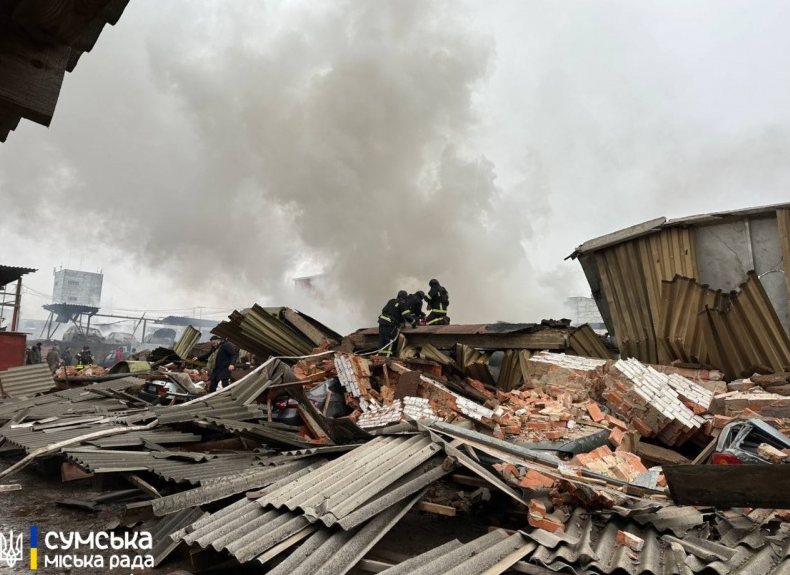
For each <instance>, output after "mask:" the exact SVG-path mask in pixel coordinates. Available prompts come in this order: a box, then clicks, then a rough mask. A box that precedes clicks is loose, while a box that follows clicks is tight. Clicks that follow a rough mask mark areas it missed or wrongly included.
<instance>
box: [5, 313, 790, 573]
mask: <svg viewBox="0 0 790 575" xmlns="http://www.w3.org/2000/svg"><path fill="white" fill-rule="evenodd" d="M231 317H232V321H231V322H227V323H226V324H224V325H223V326H222V328H221V330H220V331H222V333H223V335H225V336H226V337H228V338H229V340H230V341H231V342H233V343H235V344H236V345H238V346H239V347H243V346H244V345H248V346H249V347H250V348H251V350H252V352H253V353H252V365H241V364H240V365H238V366H237V372H238V373H239V374H240V375H239V376H238V379H237V380H236V381H234V382H233V383H231V384H230V385H228V386H227V387H225V388H223V389H220V390H218V391H216V392H214V393H206V391H205V387H204V385H203V384H204V382H205V381H206V379H207V374H206V373H205V370H201V369H196V368H195V367H194V366H192V365H190V364H189V363H188V361H186V360H185V359H182V358H179V357H178V355H177V354H176V355H175V356H173V355H172V353H170V352H169V351H168V350H165V351H164V352H162V353H160V354H152V356H149V359H153V361H151V362H150V363H146V364H145V365H144V366H142V368H144V370H143V371H140V372H137V373H128V374H118V375H116V374H102V375H106V376H108V377H109V376H112V377H113V378H112V379H106V380H105V381H98V382H96V381H94V382H89V383H88V384H87V385H77V384H74V385H73V386H68V387H65V388H64V387H62V388H61V389H58V390H57V391H54V392H50V393H43V394H32V395H30V396H17V397H10V398H8V399H6V400H4V401H2V402H0V441H2V449H3V451H2V460H0V461H2V465H0V480H2V481H3V482H7V481H13V479H14V475H15V474H16V473H17V472H18V471H19V470H21V469H23V468H24V467H26V466H27V465H29V464H31V462H41V461H42V460H47V461H48V465H47V466H46V467H44V466H42V467H41V470H42V471H43V470H44V469H52V468H53V466H55V467H56V468H57V469H59V472H60V476H61V478H62V479H63V481H78V480H83V479H86V478H93V480H94V481H96V480H97V479H102V480H103V481H102V482H101V483H100V482H96V483H95V485H97V486H98V485H100V484H102V485H104V484H106V485H110V484H112V485H114V487H115V488H114V489H106V490H104V491H99V492H98V493H96V492H94V491H92V490H91V485H89V484H87V483H86V484H85V501H84V502H81V503H80V504H79V505H77V504H75V501H74V499H73V498H70V499H69V502H70V503H68V504H70V505H71V506H73V507H75V506H76V507H80V508H81V509H83V510H84V509H89V510H90V512H92V513H95V514H96V516H97V521H104V522H106V523H107V527H108V528H112V529H116V530H118V531H123V530H148V531H151V532H154V533H156V534H158V535H157V536H161V537H162V539H161V540H162V542H163V544H162V547H161V553H157V555H156V557H155V559H154V562H155V564H156V565H157V566H158V565H160V564H162V565H168V564H169V562H170V561H173V562H174V563H175V562H176V561H178V560H186V559H189V561H190V562H191V567H190V568H191V570H192V571H193V572H199V571H203V570H206V569H208V568H224V569H233V568H235V567H238V566H240V565H247V564H249V565H255V566H257V568H258V569H260V570H261V572H267V573H275V574H277V573H291V572H298V573H320V572H330V573H346V572H350V571H352V570H353V572H362V571H368V572H382V573H411V572H416V573H422V572H426V573H428V572H430V573H444V572H451V573H504V572H525V573H544V572H545V569H546V568H550V569H551V570H573V571H575V572H579V573H588V572H595V573H601V572H604V573H614V572H633V573H637V572H639V573H641V572H653V573H656V572H662V573H669V572H678V573H684V572H686V571H684V569H686V567H688V568H689V569H691V572H700V571H703V570H705V569H706V568H709V569H713V570H717V569H718V568H721V569H722V570H721V571H720V572H722V573H724V572H736V570H737V569H741V568H742V567H744V566H747V565H748V562H749V561H751V560H753V559H754V558H756V557H760V558H761V559H760V560H765V561H767V562H768V563H765V564H766V565H768V564H769V563H770V564H771V565H779V564H783V563H784V561H785V557H786V556H787V554H784V555H778V554H774V552H773V550H772V547H771V545H772V544H776V545H786V544H787V543H788V541H790V513H787V512H786V511H783V509H784V508H790V498H788V497H787V495H786V490H784V488H783V486H784V483H782V480H781V479H767V480H766V483H764V484H761V485H758V486H757V487H759V489H752V490H749V488H748V482H747V484H746V485H747V487H746V488H744V487H742V485H744V484H743V483H742V482H743V481H744V476H743V474H744V469H745V468H746V467H747V466H740V465H737V464H736V463H739V462H741V461H744V462H747V460H748V462H749V463H753V464H754V463H757V464H759V465H750V466H748V467H750V468H752V470H748V469H746V471H750V473H761V474H765V477H770V478H772V477H774V476H773V475H771V474H772V473H773V474H776V473H781V472H782V470H783V468H782V467H781V466H782V465H783V464H784V463H785V462H786V461H787V460H788V458H790V439H788V438H787V437H785V436H784V435H783V433H785V431H786V430H787V431H790V412H787V413H785V411H784V410H786V409H787V408H788V407H790V396H788V395H786V394H785V393H784V392H786V391H787V390H786V386H790V382H789V381H790V380H788V374H786V373H784V374H783V373H778V374H772V375H765V374H762V375H761V374H755V375H753V376H751V377H750V378H745V379H739V380H734V381H731V382H729V383H726V382H724V381H723V377H722V374H721V372H719V371H717V370H712V369H709V368H707V367H705V366H696V367H695V366H690V365H686V364H684V365H670V366H662V365H647V364H644V363H641V362H639V361H637V360H636V359H633V358H631V359H617V360H615V359H614V358H610V359H604V358H602V357H600V356H602V355H605V354H606V353H608V352H607V351H606V348H605V347H604V346H603V344H602V343H601V342H597V343H598V345H594V344H593V343H590V341H589V334H587V335H585V337H586V338H587V339H586V340H585V343H584V345H581V344H579V349H589V350H592V351H591V352H590V353H592V354H594V355H596V357H584V356H581V355H574V354H573V353H572V352H573V351H574V349H573V348H570V347H567V346H566V347H563V346H562V345H561V344H559V343H556V342H558V341H559V340H560V339H561V337H562V338H565V339H566V340H567V338H568V337H570V336H569V334H571V333H572V332H571V331H569V330H566V331H563V329H565V328H563V327H561V326H560V327H557V324H556V323H554V322H547V323H546V325H542V324H523V325H522V324H518V325H517V326H515V327H514V326H510V327H508V326H505V327H499V328H494V327H492V326H483V327H481V326H473V327H469V328H468V329H467V328H466V327H465V326H447V327H445V328H418V329H416V330H414V334H412V335H408V336H407V337H408V338H410V339H409V341H407V342H401V345H400V351H401V353H400V357H393V358H388V357H384V356H381V355H377V354H376V353H375V351H374V350H369V351H368V350H365V349H356V348H355V345H356V344H349V341H350V340H349V338H346V339H345V340H344V341H341V339H342V338H340V337H339V336H337V337H335V336H336V334H334V332H332V331H331V330H329V329H328V328H325V327H323V326H321V325H320V324H318V322H316V321H315V320H313V319H312V318H309V317H307V316H304V315H303V314H298V313H296V312H293V311H292V310H288V309H287V308H271V309H268V308H267V309H264V308H257V307H253V308H250V310H248V311H247V312H245V313H235V314H234V315H233V316H231ZM261 325H265V326H266V329H265V330H263V329H259V327H260V326H261ZM448 327H455V329H456V330H457V331H458V333H460V334H461V336H460V338H459V339H460V340H459V341H453V336H452V335H450V333H452V330H448V329H447V328H448ZM442 329H444V331H442ZM421 330H424V331H421ZM296 332H298V333H296ZM275 334H276V335H275ZM322 334H323V335H322ZM352 335H353V336H354V338H355V341H357V342H358V343H360V342H363V343H364V342H366V341H367V339H366V338H368V335H367V334H366V332H364V331H362V332H357V333H356V334H352ZM479 337H484V339H474V338H479ZM579 337H581V336H579ZM421 338H422V339H421ZM432 338H433V339H432ZM472 342H474V343H472ZM480 342H484V343H486V345H497V343H496V342H506V345H521V346H525V347H514V348H508V347H504V348H501V349H500V350H499V351H502V352H504V353H503V354H502V355H503V356H504V358H505V359H504V360H503V362H502V364H501V365H502V367H501V368H500V369H499V370H497V369H495V368H494V366H492V365H490V364H491V362H492V357H493V355H494V352H495V351H497V350H496V348H491V347H486V348H483V349H481V350H476V349H475V348H474V344H475V343H476V344H479V343H480ZM547 343H548V344H550V345H549V346H547V347H549V348H550V349H548V350H546V349H540V348H537V349H533V347H537V346H539V345H545V344H547ZM360 345H362V344H361V343H360ZM526 346H533V347H526ZM552 346H554V347H552ZM248 351H249V350H248ZM275 352H276V353H275ZM286 352H287V354H286ZM296 352H298V353H299V354H300V355H294V353H296ZM371 352H372V353H371ZM561 352H564V353H561ZM278 354H279V355H283V356H284V357H278ZM507 362H510V363H507ZM66 375H68V376H69V377H72V376H73V377H77V375H78V374H77V373H73V374H69V373H68V372H66ZM82 375H87V374H82ZM0 381H4V380H3V378H2V374H0ZM11 381H12V384H13V379H11ZM83 383H84V382H83ZM41 389H48V388H47V387H42V388H41ZM780 391H781V392H782V393H779V392H780ZM785 416H787V419H785ZM739 458H740V459H739ZM715 461H721V462H727V463H730V465H726V466H725V465H711V464H708V463H709V462H715ZM754 468H757V471H753V469H754ZM683 474H685V475H683ZM723 474H726V476H725V475H723ZM680 476H682V477H683V478H684V479H683V480H682V481H680V480H678V477H680ZM760 477H763V475H760ZM777 477H778V476H777ZM695 478H696V479H695ZM739 482H741V483H739ZM6 485H8V484H7V483H6ZM730 485H732V486H738V487H737V489H736V488H735V487H730ZM119 486H122V487H123V488H119ZM3 487H4V485H2V484H0V489H2V488H3ZM20 487H22V489H28V488H30V487H31V486H28V485H24V486H20ZM711 498H713V499H715V502H714V503H711V502H710V500H711ZM676 501H681V502H685V503H683V504H682V505H680V504H675V502H676ZM695 506H696V507H695ZM774 508H776V509H777V510H774ZM756 510H759V511H760V513H756ZM83 512H84V511H83ZM429 520H430V521H439V522H448V523H447V526H448V527H449V525H450V523H449V522H452V521H458V522H459V523H458V525H459V526H462V525H465V526H469V525H477V526H478V527H480V528H481V529H482V532H483V533H485V532H486V531H488V533H487V534H481V532H474V533H473V532H469V533H468V534H467V535H468V536H465V537H464V540H465V541H466V542H465V543H461V542H460V541H459V540H455V539H452V538H451V537H449V536H448V537H446V538H444V539H443V537H444V535H443V529H442V528H441V525H439V526H436V525H435V524H434V523H430V524H429V523H428V521H429ZM415 521H416V522H418V523H419V522H423V523H424V524H425V525H431V527H430V528H426V529H428V530H430V531H431V532H432V533H433V536H434V537H436V541H435V542H434V543H435V544H433V543H432V546H431V548H430V549H428V550H427V551H426V552H425V553H422V552H415V553H412V554H411V555H408V556H406V555H404V553H403V552H402V548H401V546H399V543H398V539H397V535H396V534H397V533H398V532H399V531H398V529H399V527H398V526H399V525H401V522H415ZM459 528H460V527H459ZM747 536H748V537H749V538H750V539H749V541H750V545H749V546H743V549H742V550H741V551H739V552H738V553H739V555H737V556H736V554H734V553H731V552H730V550H731V549H733V548H735V547H738V542H739V541H740V540H741V538H744V537H747ZM739 549H740V547H739ZM571 550H572V552H571ZM769 555H770V556H769ZM179 558H180V559H179ZM754 560H755V561H756V559H754ZM437 561H439V562H442V563H441V565H439V563H437ZM679 566H685V567H679ZM542 569H543V570H542ZM673 569H674V571H673ZM766 572H767V571H766Z"/></svg>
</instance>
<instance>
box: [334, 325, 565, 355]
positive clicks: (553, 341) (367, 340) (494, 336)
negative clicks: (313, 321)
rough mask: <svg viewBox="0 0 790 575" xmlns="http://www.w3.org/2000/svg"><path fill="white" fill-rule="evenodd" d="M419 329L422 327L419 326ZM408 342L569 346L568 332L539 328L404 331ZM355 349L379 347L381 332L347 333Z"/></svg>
mask: <svg viewBox="0 0 790 575" xmlns="http://www.w3.org/2000/svg"><path fill="white" fill-rule="evenodd" d="M418 329H419V328H418ZM403 335H404V336H405V337H406V340H407V341H408V343H409V345H413V346H416V347H421V346H423V345H426V344H430V345H432V346H434V347H435V348H437V349H453V348H454V347H455V345H456V344H459V343H460V344H462V345H467V346H469V347H474V348H477V349H494V350H498V349H531V350H563V349H566V348H567V347H568V336H567V334H566V333H562V332H556V331H549V330H545V331H539V332H536V333H521V334H518V333H515V334H513V333H482V334H474V333H452V334H446V333H416V332H413V331H408V332H404V333H403ZM348 338H349V340H350V341H351V342H352V343H353V344H354V347H355V349H376V346H377V344H378V335H376V334H375V333H370V334H366V333H353V334H351V335H349V336H348Z"/></svg>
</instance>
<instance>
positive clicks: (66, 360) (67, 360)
mask: <svg viewBox="0 0 790 575" xmlns="http://www.w3.org/2000/svg"><path fill="white" fill-rule="evenodd" d="M61 359H62V360H63V365H71V348H70V347H67V348H66V349H64V350H63V356H62V357H61Z"/></svg>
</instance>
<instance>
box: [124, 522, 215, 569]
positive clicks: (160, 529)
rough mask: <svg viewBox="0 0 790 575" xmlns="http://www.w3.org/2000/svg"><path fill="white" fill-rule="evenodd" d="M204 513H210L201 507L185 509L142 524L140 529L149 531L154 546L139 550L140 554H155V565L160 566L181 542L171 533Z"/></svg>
mask: <svg viewBox="0 0 790 575" xmlns="http://www.w3.org/2000/svg"><path fill="white" fill-rule="evenodd" d="M204 515H208V514H207V513H205V512H204V511H203V510H201V509H199V508H194V509H184V510H183V511H181V512H180V513H174V514H172V515H168V516H167V517H165V518H163V519H160V520H159V521H157V522H156V523H154V524H153V525H144V526H142V527H141V528H140V529H139V531H147V532H149V533H150V534H151V539H153V542H154V546H153V548H152V549H139V550H137V553H138V555H153V557H154V567H156V566H158V565H159V564H160V563H161V562H162V561H164V560H165V559H166V558H167V557H168V555H170V554H171V553H172V552H173V551H174V550H175V548H176V547H178V545H179V544H180V541H173V539H172V538H171V537H170V535H172V534H173V533H175V532H176V531H178V530H179V529H183V528H184V527H186V526H187V525H190V524H192V523H194V522H195V521H197V520H198V519H200V518H201V517H203V516H204Z"/></svg>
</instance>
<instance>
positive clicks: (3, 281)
mask: <svg viewBox="0 0 790 575" xmlns="http://www.w3.org/2000/svg"><path fill="white" fill-rule="evenodd" d="M35 271H38V270H34V269H33V268H20V267H15V266H3V265H0V287H3V286H4V285H7V284H10V283H11V282H15V281H16V280H18V279H19V278H21V277H22V276H23V275H26V274H30V273H33V272H35Z"/></svg>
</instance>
